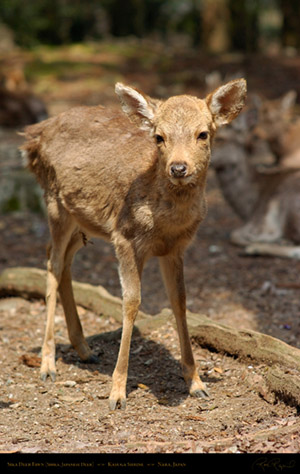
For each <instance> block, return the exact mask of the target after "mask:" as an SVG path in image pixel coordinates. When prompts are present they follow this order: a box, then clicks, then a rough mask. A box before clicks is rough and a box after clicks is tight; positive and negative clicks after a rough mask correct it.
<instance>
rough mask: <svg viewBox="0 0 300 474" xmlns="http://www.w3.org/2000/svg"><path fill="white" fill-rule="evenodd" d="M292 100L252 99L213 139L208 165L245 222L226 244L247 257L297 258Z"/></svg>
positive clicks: (299, 182)
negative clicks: (241, 251) (242, 249)
mask: <svg viewBox="0 0 300 474" xmlns="http://www.w3.org/2000/svg"><path fill="white" fill-rule="evenodd" d="M295 98H296V97H295V93H294V92H289V93H287V94H286V95H285V96H283V97H282V98H280V99H277V100H273V101H265V102H261V100H260V99H258V98H257V97H254V98H253V99H252V103H251V100H250V101H249V102H250V103H249V105H248V107H247V109H246V110H245V111H244V112H243V113H242V114H240V116H239V117H238V118H237V120H236V121H235V122H233V123H232V124H231V125H229V126H228V127H226V129H224V130H221V131H220V133H219V135H218V136H217V138H216V147H215V150H214V153H213V157H212V164H213V167H214V169H215V171H216V175H217V178H218V181H219V184H220V187H221V190H222V192H223V195H224V197H225V199H226V200H227V201H228V203H229V204H230V205H231V207H232V208H233V210H234V211H235V212H236V213H237V215H238V216H239V217H240V218H241V219H242V220H244V221H245V224H244V225H243V226H241V227H240V228H239V229H236V230H234V231H233V232H232V233H231V236H230V239H231V241H232V243H234V244H237V245H241V246H244V247H246V253H249V254H265V255H266V254H267V255H274V256H282V257H290V258H300V247H299V246H298V245H299V244H300V160H299V159H300V143H299V137H300V120H299V119H298V120H297V119H294V117H293V113H292V108H293V105H294V103H295ZM297 130H298V131H297ZM259 165H260V166H259ZM261 165H264V166H261ZM279 244H280V245H279Z"/></svg>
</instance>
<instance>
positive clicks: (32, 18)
mask: <svg viewBox="0 0 300 474" xmlns="http://www.w3.org/2000/svg"><path fill="white" fill-rule="evenodd" d="M299 20H300V3H299V1H297V0H126V1H123V0H89V1H82V0H35V1H32V2H22V1H21V0H1V1H0V67H1V76H0V79H1V83H2V86H3V87H5V88H6V89H8V90H10V91H16V92H17V91H23V92H24V93H25V91H27V92H29V90H30V91H32V92H33V93H35V94H37V95H38V96H39V97H40V98H41V99H43V100H44V101H45V103H46V104H47V108H49V113H50V114H52V113H56V112H59V111H60V110H62V109H64V108H65V105H66V102H68V103H69V102H70V103H71V105H72V104H74V103H77V102H78V101H80V102H81V103H83V102H84V103H88V104H94V103H98V102H99V101H100V100H101V102H102V103H103V102H104V103H107V102H110V101H111V100H112V97H113V84H114V83H115V81H116V80H120V79H121V80H126V81H127V82H131V83H134V84H135V85H137V86H140V87H141V88H143V89H144V90H145V91H146V92H148V93H150V94H151V93H152V94H155V95H158V96H160V97H164V96H167V95H170V94H178V93H182V92H189V93H194V94H197V95H198V94H201V93H205V92H206V89H207V88H209V87H210V82H211V84H212V85H213V77H214V76H213V77H212V78H211V77H208V78H207V76H208V75H211V74H212V72H214V71H218V73H219V74H220V76H221V79H224V78H225V77H226V76H228V77H233V76H235V75H245V76H247V79H248V83H249V88H250V90H256V91H259V92H261V93H262V94H264V95H265V96H266V97H269V98H271V97H277V96H278V95H280V94H282V93H284V92H285V91H286V90H288V89H291V88H293V89H295V90H296V92H297V93H298V94H299V92H300V81H299V74H300V73H299V61H298V53H299V48H300V28H299ZM9 120H10V121H11V123H13V118H10V119H9V117H7V118H6V122H5V119H1V123H2V124H3V125H6V124H7V122H9ZM23 121H26V118H25V117H23ZM27 121H28V119H27Z"/></svg>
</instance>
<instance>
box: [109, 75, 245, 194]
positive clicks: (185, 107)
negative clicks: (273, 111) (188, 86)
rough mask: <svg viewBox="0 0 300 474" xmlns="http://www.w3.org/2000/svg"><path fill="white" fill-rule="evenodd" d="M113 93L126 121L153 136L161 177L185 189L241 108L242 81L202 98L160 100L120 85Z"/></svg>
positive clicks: (202, 169) (201, 170) (200, 171)
mask: <svg viewBox="0 0 300 474" xmlns="http://www.w3.org/2000/svg"><path fill="white" fill-rule="evenodd" d="M116 93H117V94H118V96H119V98H120V100H121V103H122V107H123V110H124V112H125V113H126V114H127V115H128V116H129V118H130V119H131V120H132V121H134V122H135V123H136V124H137V125H138V126H139V127H140V128H142V129H143V130H147V131H148V132H149V134H150V135H151V136H153V137H154V140H155V141H156V144H157V147H158V156H159V164H160V169H161V170H162V171H163V173H165V176H166V177H167V178H168V179H169V181H170V182H171V183H172V184H173V185H176V186H185V185H187V184H189V185H193V184H196V183H197V181H198V179H199V177H200V176H203V174H205V173H206V170H207V166H208V163H209V160H210V148H211V143H212V139H213V137H214V134H215V131H216V129H217V127H218V126H220V125H225V124H226V123H229V122H231V120H233V119H234V118H235V117H236V116H237V115H238V114H239V112H240V111H241V109H242V108H243V106H244V103H245V98H246V81H245V80H244V79H237V80H234V81H231V82H229V83H228V84H225V85H224V86H221V87H219V88H218V89H216V90H215V91H214V92H212V93H210V94H209V95H208V96H207V97H206V98H205V99H198V98H196V97H192V96H188V95H181V96H174V97H171V98H169V99H167V100H166V101H160V100H156V99H152V98H151V97H148V96H146V95H145V94H143V93H141V92H140V91H138V90H136V89H134V88H131V87H128V86H125V85H123V84H121V83H117V84H116Z"/></svg>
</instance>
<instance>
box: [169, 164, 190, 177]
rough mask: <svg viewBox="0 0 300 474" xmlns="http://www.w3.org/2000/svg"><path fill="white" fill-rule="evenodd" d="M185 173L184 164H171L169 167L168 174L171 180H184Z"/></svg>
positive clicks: (185, 167)
mask: <svg viewBox="0 0 300 474" xmlns="http://www.w3.org/2000/svg"><path fill="white" fill-rule="evenodd" d="M186 173H187V166H186V165H185V164H184V163H173V165H171V166H170V174H171V176H172V177H173V178H184V176H185V175H186Z"/></svg>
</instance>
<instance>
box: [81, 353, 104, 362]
mask: <svg viewBox="0 0 300 474" xmlns="http://www.w3.org/2000/svg"><path fill="white" fill-rule="evenodd" d="M82 362H84V363H85V364H99V363H100V359H99V357H97V356H96V355H94V354H91V355H90V356H89V357H88V358H87V359H85V360H83V361H82Z"/></svg>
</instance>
